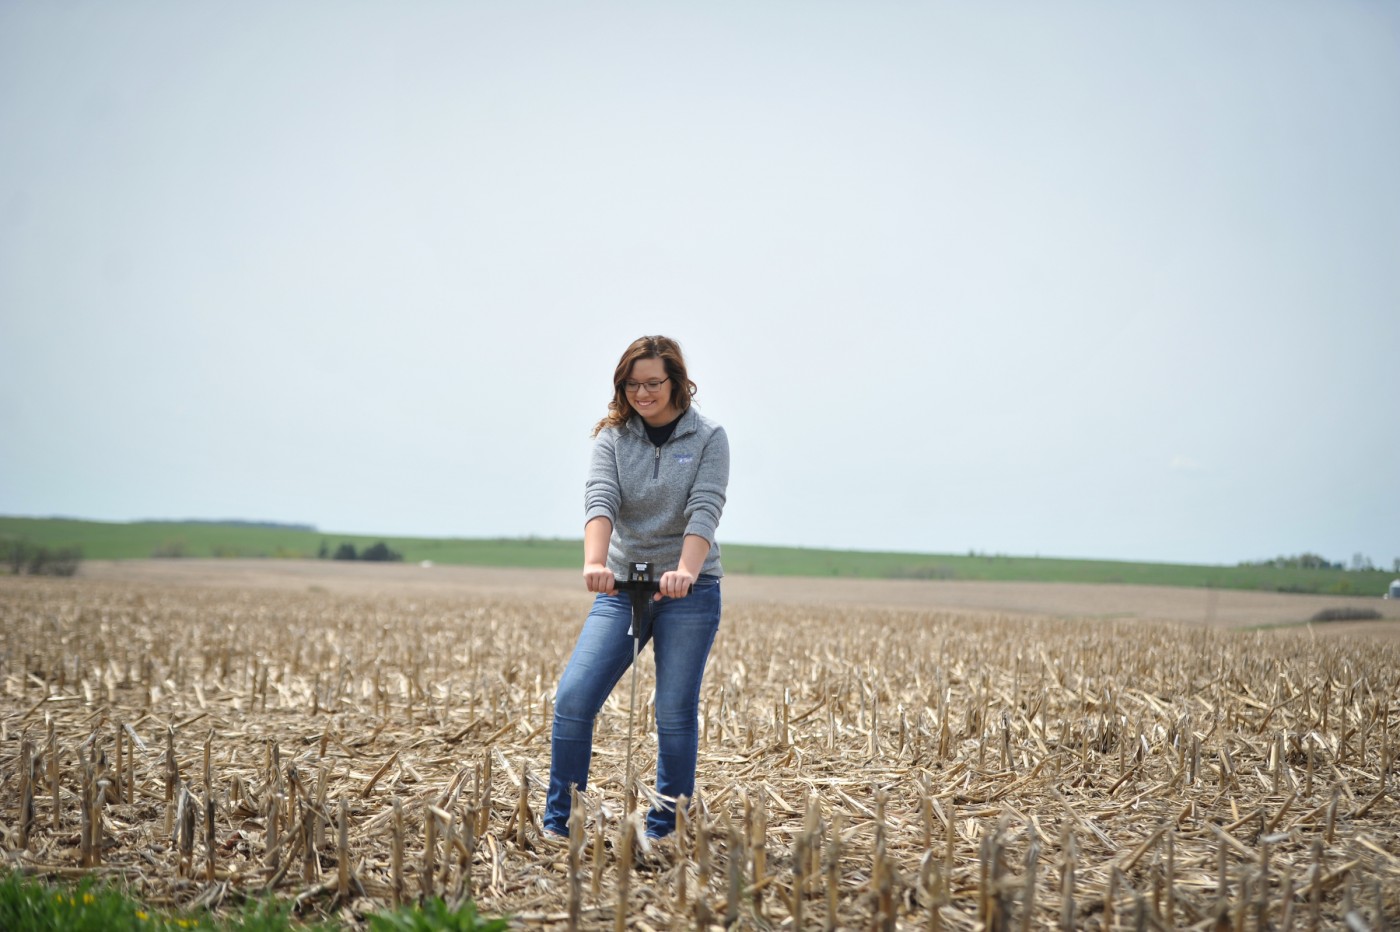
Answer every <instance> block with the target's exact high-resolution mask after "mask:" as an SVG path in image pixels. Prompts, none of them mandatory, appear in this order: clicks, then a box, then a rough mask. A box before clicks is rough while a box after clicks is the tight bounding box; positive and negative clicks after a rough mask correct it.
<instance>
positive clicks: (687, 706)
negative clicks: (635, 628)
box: [544, 576, 720, 836]
mask: <svg viewBox="0 0 1400 932" xmlns="http://www.w3.org/2000/svg"><path fill="white" fill-rule="evenodd" d="M651 613H652V628H651V640H652V641H653V644H654V646H653V650H654V652H655V654H656V744H657V757H656V791H657V793H658V794H660V795H661V796H663V797H666V798H668V799H671V800H674V799H675V798H676V797H677V796H680V795H681V794H685V795H686V796H693V795H694V794H695V760H696V756H697V754H698V753H699V747H700V728H699V724H698V720H699V714H700V681H701V679H702V678H703V677H704V675H705V662H706V661H707V660H708V659H709V656H710V646H711V645H712V644H714V640H715V632H717V631H718V630H719V613H720V594H719V578H718V577H715V576H701V577H699V578H698V579H696V581H695V585H694V587H693V588H692V589H691V592H690V595H688V596H686V597H685V598H683V599H662V600H661V601H660V602H652V603H651ZM631 622H632V602H631V600H630V598H629V597H628V596H627V595H625V594H618V595H613V596H608V595H600V596H598V597H597V598H595V599H594V600H593V609H592V611H590V612H589V613H588V618H587V620H585V621H584V623H583V631H582V633H580V634H579V638H578V643H577V644H575V645H574V653H573V656H571V657H570V658H569V665H568V666H567V667H565V668H564V675H563V677H561V678H560V680H559V693H558V695H557V696H556V697H555V700H554V736H553V738H552V739H551V743H550V761H549V798H548V799H547V800H546V801H545V812H544V827H545V828H546V829H548V830H549V831H551V832H556V833H558V834H560V835H567V834H568V833H569V806H570V803H571V800H570V797H569V786H570V785H571V784H573V785H577V786H578V788H579V789H580V790H586V789H587V788H588V764H589V758H590V757H591V756H592V754H593V720H594V719H595V718H596V717H597V715H598V710H599V709H601V708H602V707H603V702H604V700H606V699H607V698H608V695H609V694H610V693H611V692H612V691H613V687H614V686H616V685H617V681H618V680H620V679H621V678H622V674H623V673H625V672H627V668H628V667H629V666H631V665H632V638H631V636H630V635H628V633H627V629H628V627H629V626H630V625H631ZM675 827H676V813H675V811H674V809H662V810H658V809H652V810H651V811H650V812H648V813H647V834H648V835H653V836H661V835H667V834H670V833H671V832H672V831H674V830H675Z"/></svg>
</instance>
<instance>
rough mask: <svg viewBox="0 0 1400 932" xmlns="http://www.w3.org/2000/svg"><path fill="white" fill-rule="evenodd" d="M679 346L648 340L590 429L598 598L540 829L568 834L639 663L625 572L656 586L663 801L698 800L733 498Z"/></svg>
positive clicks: (569, 687)
mask: <svg viewBox="0 0 1400 932" xmlns="http://www.w3.org/2000/svg"><path fill="white" fill-rule="evenodd" d="M694 394H695V383H694V382H692V381H690V379H689V377H688V376H687V375H686V368H685V358H684V357H683V356H682V355H681V348H680V345H679V344H677V343H676V341H674V340H670V339H667V338H666V337H660V336H653V337H642V338H641V339H638V340H636V341H635V342H633V343H632V345H631V346H629V347H627V351H626V352H625V353H623V354H622V359H621V360H619V361H618V364H617V370H616V371H615V372H614V373H613V398H612V401H611V402H610V403H609V404H608V414H607V417H605V418H603V419H602V420H601V421H599V422H598V424H597V426H596V427H594V429H593V436H594V445H593V459H592V464H591V466H590V468H589V472H588V482H587V485H586V488H585V492H584V507H585V509H586V512H585V514H586V517H585V519H584V520H585V522H586V523H585V525H584V528H583V581H584V584H585V585H586V586H587V587H588V591H589V592H596V593H597V594H598V595H597V597H596V598H595V599H594V601H593V609H592V611H590V612H589V613H588V618H587V619H586V620H585V621H584V624H583V631H582V632H581V633H580V634H579V639H578V643H577V644H575V645H574V652H573V656H572V657H570V658H569V664H568V666H567V667H566V668H565V669H564V675H563V677H561V678H560V680H559V692H558V695H557V696H556V698H555V702H554V735H553V739H552V742H551V747H550V755H551V757H550V766H549V798H548V800H547V802H546V804H545V815H544V827H545V830H546V831H548V832H552V833H554V834H556V835H567V834H568V830H569V829H568V821H569V806H570V802H571V800H570V794H569V787H570V786H571V785H577V786H578V788H579V789H580V790H583V789H587V787H588V763H589V757H590V756H591V754H592V751H593V720H594V718H595V717H596V716H597V715H598V710H599V709H600V708H602V706H603V701H604V700H605V699H607V697H608V694H609V693H611V692H612V690H613V687H614V686H615V685H617V681H618V680H619V679H621V678H622V674H623V673H624V672H626V670H627V668H628V666H630V665H631V663H632V647H633V645H632V638H631V636H630V635H629V634H628V633H627V632H628V627H629V625H630V624H631V620H632V607H631V601H630V599H629V598H628V597H627V596H626V595H625V594H620V593H618V592H617V589H616V580H617V578H618V576H619V575H621V576H622V578H623V579H626V565H627V564H628V563H629V562H642V561H646V562H649V563H651V564H652V566H653V567H654V569H653V572H654V573H660V579H659V582H660V590H661V591H660V592H659V593H657V595H656V597H655V598H656V601H655V602H653V603H651V606H650V610H651V616H652V626H651V640H652V641H653V643H654V647H653V650H654V651H655V654H656V736H657V760H656V791H657V793H658V795H659V796H660V797H662V798H663V799H664V800H666V801H668V802H670V803H674V801H675V799H676V797H677V796H680V795H682V794H684V795H685V796H687V797H689V796H693V795H694V793H695V761H696V755H697V753H698V749H699V743H700V734H699V728H698V726H697V719H698V713H699V703H700V681H701V679H702V677H703V676H704V674H705V662H706V660H707V659H708V658H709V655H710V646H711V644H713V643H714V639H715V632H716V631H718V630H719V615H720V592H719V580H720V577H721V576H723V575H724V570H723V569H722V568H721V567H720V562H719V545H718V544H717V543H715V528H716V526H717V525H718V524H719V518H720V513H721V512H722V511H723V510H724V498H725V489H726V487H727V486H728V484H729V439H728V438H727V437H726V436H725V433H724V428H722V427H720V426H719V425H718V424H716V423H715V422H713V421H711V420H709V419H708V418H704V417H701V416H700V414H699V412H697V411H696V410H695V408H694V407H693V406H692V404H691V397H692V396H693V395H694ZM675 827H676V814H675V811H674V805H671V806H667V807H664V808H657V807H653V808H652V809H651V811H650V812H648V813H647V835H649V836H651V837H654V838H659V837H662V836H665V835H668V834H670V833H671V832H672V831H674V829H675Z"/></svg>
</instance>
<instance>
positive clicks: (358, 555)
mask: <svg viewBox="0 0 1400 932" xmlns="http://www.w3.org/2000/svg"><path fill="white" fill-rule="evenodd" d="M316 556H317V557H319V558H321V559H322V560H327V559H330V560H368V561H370V562H371V563H400V562H402V561H403V554H401V553H399V552H398V551H397V550H391V549H390V548H389V545H388V544H386V543H384V541H382V540H381V541H379V542H377V543H373V544H370V545H369V546H368V547H366V548H365V549H364V550H356V549H355V545H354V544H351V543H343V544H341V545H340V546H339V547H336V548H335V550H331V546H330V544H329V543H327V542H326V541H324V540H323V541H321V549H320V550H318V551H317V552H316Z"/></svg>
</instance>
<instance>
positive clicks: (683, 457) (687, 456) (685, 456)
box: [676, 453, 695, 466]
mask: <svg viewBox="0 0 1400 932" xmlns="http://www.w3.org/2000/svg"><path fill="white" fill-rule="evenodd" d="M693 459H695V454H694V453H677V454H676V465H677V466H684V465H685V464H686V463H689V462H690V461H691V460H693Z"/></svg>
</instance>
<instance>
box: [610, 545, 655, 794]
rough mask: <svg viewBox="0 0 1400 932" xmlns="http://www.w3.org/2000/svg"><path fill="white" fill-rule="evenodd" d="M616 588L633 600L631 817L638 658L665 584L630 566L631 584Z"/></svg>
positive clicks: (644, 566) (646, 567)
mask: <svg viewBox="0 0 1400 932" xmlns="http://www.w3.org/2000/svg"><path fill="white" fill-rule="evenodd" d="M615 585H616V587H617V591H618V592H626V593H627V594H628V595H629V596H630V597H631V599H632V624H631V626H630V627H629V628H628V629H627V633H628V634H630V635H631V636H632V696H631V698H630V699H629V700H628V702H627V793H626V811H627V814H628V815H631V814H632V809H633V808H634V806H635V804H636V792H635V791H634V789H633V786H632V779H633V777H632V732H634V731H635V730H636V727H635V724H636V717H637V657H638V655H639V654H640V653H641V649H642V644H643V643H644V642H645V641H647V640H648V639H650V637H651V603H652V598H653V596H655V594H656V593H658V592H660V591H661V582H660V580H658V579H656V578H655V577H654V574H653V573H652V566H651V564H650V563H628V564H627V581H626V582H623V581H621V580H618V581H617V582H616V583H615Z"/></svg>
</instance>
